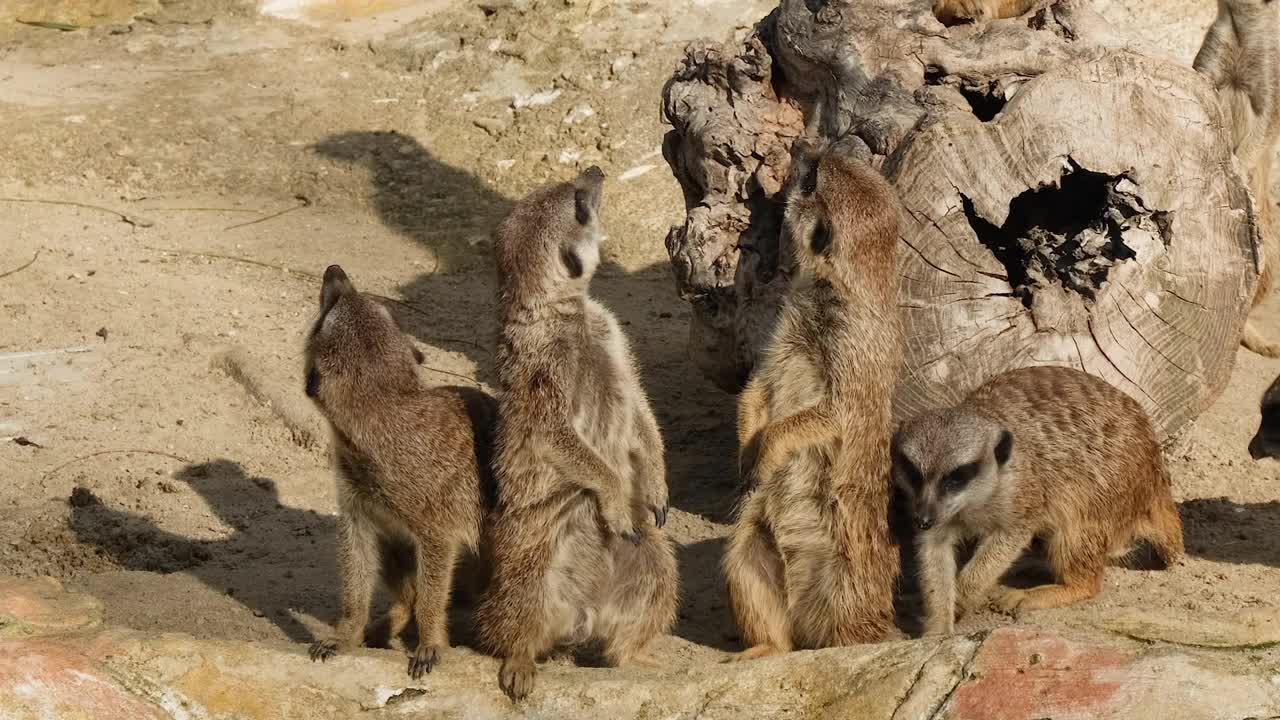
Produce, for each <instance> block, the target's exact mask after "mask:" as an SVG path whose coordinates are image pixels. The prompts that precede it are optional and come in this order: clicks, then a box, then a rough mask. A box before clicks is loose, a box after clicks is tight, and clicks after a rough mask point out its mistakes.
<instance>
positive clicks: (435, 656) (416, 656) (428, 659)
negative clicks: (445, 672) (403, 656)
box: [409, 643, 440, 680]
mask: <svg viewBox="0 0 1280 720" xmlns="http://www.w3.org/2000/svg"><path fill="white" fill-rule="evenodd" d="M438 662H440V648H438V647H436V646H435V645H426V644H423V643H419V644H418V649H417V650H415V651H414V653H413V655H412V656H410V657H409V677H411V678H413V679H414V680H417V679H419V678H421V677H422V676H423V675H424V674H426V673H429V672H431V669H432V668H433V667H435V666H436V663H438Z"/></svg>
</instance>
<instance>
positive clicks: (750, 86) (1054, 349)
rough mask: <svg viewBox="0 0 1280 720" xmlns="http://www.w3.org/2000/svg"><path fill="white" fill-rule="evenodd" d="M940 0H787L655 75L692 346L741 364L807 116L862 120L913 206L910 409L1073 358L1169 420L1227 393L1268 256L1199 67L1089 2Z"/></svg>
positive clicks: (729, 385) (1163, 424)
mask: <svg viewBox="0 0 1280 720" xmlns="http://www.w3.org/2000/svg"><path fill="white" fill-rule="evenodd" d="M930 5H931V2H930V0H912V1H910V2H903V1H902V0H826V1H825V2H824V1H823V0H783V2H782V4H781V7H780V8H778V10H776V11H774V13H772V14H771V15H770V16H769V17H767V18H765V19H764V20H763V21H761V22H760V24H759V25H758V26H757V28H756V30H755V33H754V34H753V35H752V36H751V37H749V38H748V39H747V41H746V43H745V46H744V47H742V48H736V49H732V50H731V49H727V48H724V47H721V46H716V45H709V44H703V45H697V46H693V47H691V48H690V49H689V50H688V52H687V55H686V58H685V60H684V63H683V65H682V66H681V67H680V68H679V69H678V70H677V72H676V74H675V76H674V77H673V78H672V80H671V81H670V82H669V83H668V85H667V87H666V89H665V90H664V93H663V111H664V114H665V117H666V118H667V119H668V121H669V122H670V123H671V124H672V127H673V129H672V130H671V132H669V133H668V135H667V138H666V141H665V143H664V155H665V157H666V159H667V162H668V164H670V166H671V168H672V171H673V172H674V174H675V176H676V179H677V180H678V181H679V182H680V185H681V187H682V188H683V189H684V194H685V200H686V209H687V214H686V218H685V222H684V224H683V225H681V226H677V227H674V228H672V230H671V232H670V234H669V235H668V237H667V249H668V251H669V253H670V256H671V262H672V267H673V269H674V270H675V276H676V281H677V285H678V289H679V291H680V293H681V294H682V296H683V297H684V298H686V299H687V300H689V301H690V302H691V303H692V306H693V309H694V312H693V320H692V323H691V327H690V345H691V348H690V349H691V354H692V356H693V358H694V359H695V361H696V362H697V364H698V365H699V367H700V368H701V369H702V371H703V372H704V373H705V374H706V375H707V376H708V377H710V378H711V379H712V380H713V381H715V382H716V384H717V385H719V386H720V387H721V388H723V389H725V390H728V391H736V390H737V389H739V388H740V387H741V385H742V384H743V383H744V382H745V380H746V378H747V376H748V374H749V372H750V369H751V366H752V364H753V361H754V357H755V355H756V352H757V351H758V350H759V349H760V348H761V347H762V346H763V344H764V341H765V340H766V338H767V335H768V332H769V330H770V328H771V326H772V321H773V317H774V312H775V310H776V308H777V306H778V303H779V300H780V298H781V297H782V294H783V292H784V291H785V281H784V280H783V278H782V276H781V275H780V274H779V273H778V272H777V271H778V267H779V264H780V263H782V262H786V259H785V258H782V257H780V256H779V248H778V245H779V243H778V240H779V233H778V229H779V224H780V221H781V215H782V204H781V198H780V197H779V191H780V188H781V187H782V184H783V181H784V178H785V177H786V174H787V171H788V168H789V165H790V148H791V145H792V143H793V142H794V141H795V140H796V138H798V137H800V136H802V135H804V134H806V133H821V134H823V135H825V136H829V137H841V136H847V135H853V136H856V137H857V138H860V139H861V140H862V141H863V142H864V143H865V145H866V147H867V151H868V153H867V155H868V159H869V160H870V161H871V162H872V164H873V165H874V166H876V167H877V168H878V169H880V170H881V172H883V173H884V174H885V176H886V177H887V178H888V179H889V180H890V182H892V183H893V184H894V186H895V187H896V188H897V190H898V193H899V195H900V197H901V200H902V204H903V210H904V212H903V218H902V222H903V224H902V241H901V244H900V247H899V274H900V287H901V290H900V293H899V305H900V308H901V311H902V317H903V321H904V324H905V328H906V336H907V343H908V347H907V360H906V368H905V369H904V374H903V376H902V380H901V382H900V385H899V390H898V394H897V398H896V403H895V405H896V408H895V410H896V412H897V414H898V416H899V417H900V418H901V417H908V416H911V415H914V414H916V413H918V412H920V411H922V410H925V409H928V408H933V407H937V406H940V405H943V404H949V403H952V402H955V401H956V400H958V399H959V398H961V397H963V395H964V394H965V393H966V392H968V391H969V390H971V389H972V388H974V387H976V386H977V385H978V384H980V383H981V382H982V381H983V380H985V379H986V378H988V377H990V376H991V375H993V374H996V373H999V372H1002V371H1005V370H1010V369H1013V368H1017V367H1023V366H1027V365H1039V364H1055V365H1070V366H1075V367H1079V368H1082V369H1083V370H1085V371H1087V372H1090V373H1093V374H1095V375H1098V376H1101V377H1103V378H1105V379H1106V380H1108V381H1109V382H1111V383H1113V384H1115V385H1116V386H1117V387H1119V388H1121V389H1122V390H1125V391H1126V392H1128V393H1129V394H1130V395H1132V396H1133V397H1134V398H1136V399H1137V400H1138V401H1139V402H1141V403H1142V404H1143V405H1144V407H1146V409H1147V410H1148V412H1150V413H1151V416H1152V419H1153V420H1154V422H1155V424H1156V427H1157V429H1158V430H1159V431H1160V432H1161V434H1162V435H1163V436H1165V437H1167V436H1169V435H1170V434H1172V433H1174V432H1175V431H1177V430H1178V429H1179V428H1181V427H1183V426H1184V425H1185V424H1186V423H1188V422H1189V421H1191V420H1193V419H1194V418H1195V417H1196V416H1197V415H1198V414H1199V413H1200V412H1201V411H1203V410H1204V408H1206V407H1207V406H1208V405H1209V404H1210V403H1211V402H1212V401H1213V399H1214V398H1216V397H1217V395H1218V394H1219V393H1220V392H1221V391H1222V389H1223V387H1224V386H1225V385H1226V382H1227V380H1228V378H1229V376H1230V373H1231V368H1232V366H1233V363H1234V359H1235V354H1236V348H1237V346H1238V345H1239V340H1240V332H1241V328H1242V325H1243V322H1244V318H1245V315H1246V312H1247V309H1248V305H1249V298H1250V295H1251V292H1252V289H1253V286H1254V284H1255V282H1256V280H1257V273H1258V260H1257V249H1258V234H1257V227H1256V217H1255V213H1254V206H1253V199H1252V196H1251V195H1250V194H1249V192H1248V190H1247V182H1246V181H1245V179H1244V177H1243V175H1242V174H1241V172H1240V168H1239V165H1238V163H1236V162H1235V161H1234V159H1233V156H1232V154H1231V147H1230V141H1229V139H1228V138H1227V137H1226V136H1225V134H1224V132H1223V127H1222V125H1223V124H1222V117H1221V114H1220V111H1219V109H1218V105H1217V103H1216V100H1215V97H1214V93H1213V91H1212V89H1211V88H1210V87H1209V86H1208V84H1207V83H1206V82H1205V81H1204V80H1203V79H1201V78H1200V77H1199V76H1198V75H1197V74H1196V73H1195V72H1193V71H1192V70H1191V69H1190V68H1187V67H1179V66H1176V65H1173V64H1170V63H1168V62H1165V61H1161V60H1156V59H1152V58H1147V57H1143V56H1141V55H1138V54H1135V53H1133V52H1131V51H1129V50H1126V49H1125V48H1124V47H1123V44H1122V42H1121V41H1119V40H1118V39H1117V38H1115V37H1113V36H1111V35H1110V34H1109V31H1108V29H1107V28H1106V27H1105V25H1104V24H1103V23H1102V21H1101V19H1100V18H1099V17H1098V16H1097V15H1096V14H1094V13H1093V12H1092V11H1091V10H1089V9H1088V7H1087V5H1086V3H1085V1H1084V0H1058V1H1057V2H1050V3H1048V4H1045V3H1044V2H1041V3H1040V4H1038V5H1037V7H1036V8H1033V10H1032V11H1031V12H1030V13H1028V14H1026V15H1024V16H1022V17H1019V18H1012V19H1008V20H998V21H994V22H991V23H989V24H987V25H985V26H973V25H967V26H955V27H951V28H947V27H944V26H943V25H942V24H941V23H939V22H938V21H937V19H936V18H934V17H933V15H932V13H931V11H930Z"/></svg>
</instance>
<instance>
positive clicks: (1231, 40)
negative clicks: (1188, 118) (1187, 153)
mask: <svg viewBox="0 0 1280 720" xmlns="http://www.w3.org/2000/svg"><path fill="white" fill-rule="evenodd" d="M1195 69H1196V70H1197V71H1199V72H1200V73H1201V74H1203V75H1204V76H1205V77H1207V78H1208V79H1209V80H1210V82H1212V83H1213V86H1214V87H1215V88H1216V89H1217V90H1218V92H1219V97H1220V99H1221V101H1222V106H1223V109H1224V110H1225V111H1226V114H1227V120H1228V122H1229V123H1230V125H1231V139H1232V142H1233V144H1234V148H1235V152H1236V156H1237V157H1238V158H1240V163H1241V164H1242V165H1243V166H1244V169H1245V171H1246V172H1247V173H1248V174H1249V188H1250V190H1251V191H1252V192H1253V197H1254V200H1255V202H1256V203H1257V206H1258V225H1259V227H1260V228H1261V231H1262V247H1261V264H1262V269H1261V273H1260V274H1259V277H1258V286H1257V289H1256V290H1255V291H1254V295H1253V306H1254V307H1257V305H1258V304H1259V303H1261V302H1262V301H1263V300H1266V299H1267V297H1268V296H1269V295H1270V294H1271V289H1272V284H1273V283H1274V279H1275V267H1276V263H1277V262H1280V239H1277V237H1276V232H1275V226H1274V225H1273V224H1272V223H1273V216H1274V208H1273V206H1272V203H1271V163H1272V161H1273V159H1274V155H1275V146H1276V140H1277V139H1278V138H1280V2H1278V1H1277V0H1218V16H1217V18H1215V19H1214V21H1213V24H1212V25H1211V26H1209V30H1208V32H1207V33H1205V37H1204V42H1203V43H1202V44H1201V46H1200V52H1198V53H1197V54H1196V59H1195ZM1241 343H1242V344H1243V345H1244V346H1245V347H1246V348H1248V349H1249V350H1251V351H1253V352H1255V353H1258V354H1259V355H1263V356H1265V357H1272V358H1275V357H1280V343H1277V342H1274V341H1271V340H1268V339H1267V338H1266V337H1264V336H1263V335H1262V333H1261V332H1260V331H1259V330H1258V328H1257V326H1256V325H1254V323H1253V321H1252V320H1249V321H1247V322H1246V323H1245V327H1244V334H1243V337H1242V338H1241Z"/></svg>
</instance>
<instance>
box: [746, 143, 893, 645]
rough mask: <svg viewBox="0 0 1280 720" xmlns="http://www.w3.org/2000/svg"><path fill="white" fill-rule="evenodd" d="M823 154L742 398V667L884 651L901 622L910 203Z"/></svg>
mask: <svg viewBox="0 0 1280 720" xmlns="http://www.w3.org/2000/svg"><path fill="white" fill-rule="evenodd" d="M815 154H816V157H815V158H814V159H813V160H811V161H809V160H806V159H804V158H803V157H802V158H800V159H798V160H797V164H796V168H795V171H794V175H793V179H792V183H791V187H790V188H789V191H788V196H787V202H788V205H787V210H786V214H785V219H784V227H785V239H786V241H787V242H788V244H789V245H790V247H791V254H792V257H793V262H794V264H795V269H794V272H793V276H792V278H791V286H790V289H789V291H788V294H787V297H786V299H785V300H784V303H783V306H782V309H781V311H780V312H779V316H778V321H777V325H776V327H775V329H774V333H773V336H772V337H771V339H770V341H769V344H768V346H767V347H766V348H765V351H764V353H763V357H762V358H761V361H760V362H759V363H758V364H757V366H756V369H755V372H754V375H753V376H752V378H751V380H750V381H749V382H748V383H747V387H746V388H745V389H744V390H743V392H742V395H741V396H740V398H739V401H738V440H739V444H740V447H741V448H742V460H741V462H742V470H743V475H744V479H745V480H747V483H748V494H747V496H746V497H745V498H744V500H743V502H742V505H741V507H740V509H739V515H738V519H737V523H736V524H735V526H734V530H733V534H732V536H731V537H730V539H729V546H728V550H727V552H726V556H725V560H724V570H725V574H726V576H727V579H728V583H729V597H730V600H731V602H732V605H733V610H734V614H735V616H736V617H737V621H738V626H739V628H741V630H742V634H743V638H744V639H745V640H746V643H747V645H748V649H747V650H746V651H745V652H744V653H742V654H741V655H739V656H738V658H740V659H747V658H754V657H760V656H763V655H769V654H773V653H776V652H786V651H789V650H791V649H793V648H815V647H826V646H831V645H848V644H853V643H862V642H869V641H873V640H878V639H881V638H882V637H883V636H884V635H885V634H886V632H887V631H888V630H889V629H890V627H891V626H892V622H893V589H894V585H895V581H896V579H897V574H898V560H897V558H898V556H897V552H896V549H895V547H894V546H893V542H892V539H891V538H890V535H889V528H888V514H889V513H888V509H889V490H890V486H889V438H890V434H891V432H892V427H893V418H892V409H891V402H892V398H893V390H894V385H895V383H896V381H897V375H898V372H899V369H900V367H901V364H902V330H901V326H900V324H899V320H898V311H897V271H896V259H895V252H896V246H897V241H898V222H899V217H898V213H899V209H898V203H897V199H896V198H895V196H894V194H893V190H892V188H890V186H889V184H888V183H887V182H886V181H885V180H884V178H883V177H881V176H880V174H879V173H877V172H876V171H875V170H873V169H872V168H871V167H869V166H868V165H866V164H865V163H863V162H861V161H860V160H857V159H854V158H853V157H851V156H849V155H847V154H846V153H845V151H844V150H843V148H841V147H840V146H838V145H837V146H835V147H834V148H832V149H831V150H830V151H827V152H818V153H815ZM828 240H829V242H828ZM824 244H826V247H823V245H824Z"/></svg>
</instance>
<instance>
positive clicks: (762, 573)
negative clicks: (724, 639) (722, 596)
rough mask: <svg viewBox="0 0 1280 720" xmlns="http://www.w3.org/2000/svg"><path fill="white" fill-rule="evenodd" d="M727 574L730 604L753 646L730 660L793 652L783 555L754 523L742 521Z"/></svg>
mask: <svg viewBox="0 0 1280 720" xmlns="http://www.w3.org/2000/svg"><path fill="white" fill-rule="evenodd" d="M724 569H725V576H726V577H727V578H728V584H729V604H730V605H732V606H733V613H734V616H735V617H736V618H737V621H738V627H739V629H740V630H741V631H742V639H743V640H744V641H745V642H746V643H747V645H748V646H749V647H748V648H747V650H745V651H744V652H741V653H738V654H737V655H734V656H732V657H730V658H729V660H730V661H733V662H737V661H741V660H753V659H755V658H760V657H765V656H768V655H775V654H778V653H784V652H789V651H790V650H791V630H790V625H789V623H788V621H787V601H786V598H785V597H784V596H783V593H784V590H783V588H784V583H785V582H786V578H785V570H784V568H783V566H782V557H781V556H780V555H779V554H778V550H777V548H776V547H774V545H773V543H772V542H771V541H770V539H769V538H768V537H766V536H765V535H764V533H763V531H762V530H761V529H760V528H759V527H757V526H756V525H755V524H754V523H740V525H739V527H738V528H737V529H736V530H735V532H734V535H733V536H732V537H731V538H730V539H729V548H728V550H727V551H726V552H725V560H724Z"/></svg>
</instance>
